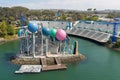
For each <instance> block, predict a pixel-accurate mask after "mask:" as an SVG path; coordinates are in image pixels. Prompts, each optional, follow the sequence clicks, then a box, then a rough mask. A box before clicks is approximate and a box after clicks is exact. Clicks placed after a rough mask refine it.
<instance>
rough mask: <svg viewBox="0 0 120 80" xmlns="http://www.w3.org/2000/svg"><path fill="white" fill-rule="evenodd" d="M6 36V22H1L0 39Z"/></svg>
mask: <svg viewBox="0 0 120 80" xmlns="http://www.w3.org/2000/svg"><path fill="white" fill-rule="evenodd" d="M6 35H7V25H6V22H5V21H3V22H1V23H0V37H5V36H6Z"/></svg>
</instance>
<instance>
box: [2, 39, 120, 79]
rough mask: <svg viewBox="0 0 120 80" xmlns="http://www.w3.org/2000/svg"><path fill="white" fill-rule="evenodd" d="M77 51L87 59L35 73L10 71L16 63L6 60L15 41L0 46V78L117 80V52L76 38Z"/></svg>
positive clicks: (119, 66)
mask: <svg viewBox="0 0 120 80" xmlns="http://www.w3.org/2000/svg"><path fill="white" fill-rule="evenodd" d="M71 39H72V42H73V41H75V40H78V41H79V52H81V53H82V54H84V55H85V56H86V57H87V59H85V60H83V61H81V62H79V63H77V64H69V65H68V69H67V70H57V71H49V72H41V73H39V74H14V71H15V70H18V69H19V65H15V64H12V63H10V62H9V57H10V56H11V55H13V54H15V53H16V52H17V50H18V46H19V44H18V41H12V42H7V43H5V44H2V45H0V80H120V52H117V51H114V50H111V49H109V48H106V47H104V46H101V45H98V44H96V43H93V42H90V41H87V40H83V39H80V38H73V37H72V38H71Z"/></svg>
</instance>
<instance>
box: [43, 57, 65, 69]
mask: <svg viewBox="0 0 120 80" xmlns="http://www.w3.org/2000/svg"><path fill="white" fill-rule="evenodd" d="M54 60H55V63H56V64H55V65H47V64H46V58H41V63H42V71H49V70H59V69H67V67H66V65H65V64H61V60H60V58H59V57H54Z"/></svg>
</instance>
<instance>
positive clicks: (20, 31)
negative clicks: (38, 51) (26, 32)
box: [18, 29, 23, 37]
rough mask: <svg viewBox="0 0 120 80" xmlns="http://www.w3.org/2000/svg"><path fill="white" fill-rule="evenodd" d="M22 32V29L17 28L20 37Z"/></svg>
mask: <svg viewBox="0 0 120 80" xmlns="http://www.w3.org/2000/svg"><path fill="white" fill-rule="evenodd" d="M22 34H23V29H19V31H18V37H21V36H22Z"/></svg>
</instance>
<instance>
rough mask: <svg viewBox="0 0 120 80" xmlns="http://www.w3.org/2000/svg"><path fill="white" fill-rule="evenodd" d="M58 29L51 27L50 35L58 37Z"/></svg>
mask: <svg viewBox="0 0 120 80" xmlns="http://www.w3.org/2000/svg"><path fill="white" fill-rule="evenodd" d="M56 32H57V31H56V29H51V31H50V36H51V37H52V38H55V37H56Z"/></svg>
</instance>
